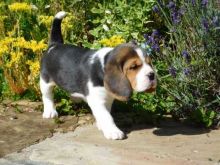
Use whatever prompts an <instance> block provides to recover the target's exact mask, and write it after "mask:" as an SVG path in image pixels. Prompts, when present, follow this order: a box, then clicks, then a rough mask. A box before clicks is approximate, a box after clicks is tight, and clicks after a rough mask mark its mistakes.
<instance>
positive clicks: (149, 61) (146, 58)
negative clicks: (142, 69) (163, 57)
mask: <svg viewBox="0 0 220 165" xmlns="http://www.w3.org/2000/svg"><path fill="white" fill-rule="evenodd" d="M145 61H146V63H147V64H149V65H150V66H152V61H151V58H150V57H149V56H147V57H145Z"/></svg>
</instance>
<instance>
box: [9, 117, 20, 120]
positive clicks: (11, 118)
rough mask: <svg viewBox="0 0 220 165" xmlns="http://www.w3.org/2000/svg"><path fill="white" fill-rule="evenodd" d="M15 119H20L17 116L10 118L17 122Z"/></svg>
mask: <svg viewBox="0 0 220 165" xmlns="http://www.w3.org/2000/svg"><path fill="white" fill-rule="evenodd" d="M15 119H18V117H17V116H11V117H10V120H15Z"/></svg>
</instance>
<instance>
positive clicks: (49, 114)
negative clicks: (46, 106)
mask: <svg viewBox="0 0 220 165" xmlns="http://www.w3.org/2000/svg"><path fill="white" fill-rule="evenodd" d="M57 116H58V113H57V111H56V110H45V111H44V113H43V118H47V119H48V118H54V117H57Z"/></svg>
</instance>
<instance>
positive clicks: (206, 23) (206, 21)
mask: <svg viewBox="0 0 220 165" xmlns="http://www.w3.org/2000/svg"><path fill="white" fill-rule="evenodd" d="M202 27H203V29H205V30H206V31H208V30H209V22H208V20H207V19H205V18H203V19H202Z"/></svg>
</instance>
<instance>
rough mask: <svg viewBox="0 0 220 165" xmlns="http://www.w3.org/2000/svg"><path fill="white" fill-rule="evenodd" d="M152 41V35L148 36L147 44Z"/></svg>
mask: <svg viewBox="0 0 220 165" xmlns="http://www.w3.org/2000/svg"><path fill="white" fill-rule="evenodd" d="M151 43H154V37H153V36H148V40H147V44H151Z"/></svg>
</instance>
